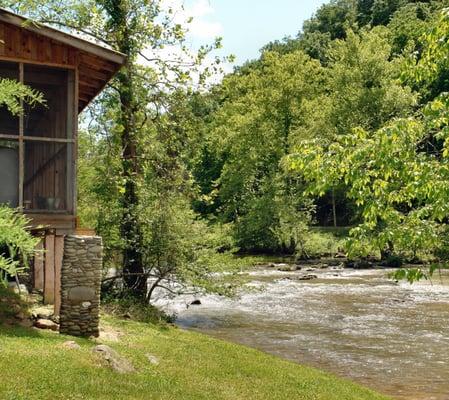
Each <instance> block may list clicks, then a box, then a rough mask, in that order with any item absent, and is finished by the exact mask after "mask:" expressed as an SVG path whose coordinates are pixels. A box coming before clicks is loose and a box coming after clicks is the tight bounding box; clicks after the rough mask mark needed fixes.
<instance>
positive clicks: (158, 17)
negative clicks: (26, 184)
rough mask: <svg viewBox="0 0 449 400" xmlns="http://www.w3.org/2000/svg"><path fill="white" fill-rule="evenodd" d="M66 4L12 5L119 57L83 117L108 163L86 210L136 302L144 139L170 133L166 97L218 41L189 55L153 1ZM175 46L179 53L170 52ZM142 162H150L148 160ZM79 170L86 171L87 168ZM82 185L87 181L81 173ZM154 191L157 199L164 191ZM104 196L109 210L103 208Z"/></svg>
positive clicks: (141, 272) (140, 280)
mask: <svg viewBox="0 0 449 400" xmlns="http://www.w3.org/2000/svg"><path fill="white" fill-rule="evenodd" d="M67 3H68V2H60V1H50V2H48V1H46V2H39V1H27V0H23V1H21V2H19V4H17V5H16V6H15V8H16V10H17V11H21V12H22V13H24V14H25V15H28V16H31V17H32V18H34V19H35V20H36V21H38V22H41V23H46V24H50V25H54V26H56V27H60V28H62V29H69V30H70V31H74V32H78V33H82V34H83V35H87V36H89V37H90V38H92V39H93V40H95V41H97V42H100V43H102V44H103V45H106V46H109V47H112V48H113V49H115V50H117V51H120V52H121V53H123V54H125V55H126V64H125V65H124V66H123V68H122V69H121V70H120V71H119V72H118V74H117V76H116V78H115V79H114V81H113V82H112V83H111V84H110V85H109V86H108V88H107V89H106V90H105V92H104V94H103V95H102V96H101V97H100V99H99V100H98V101H97V102H96V103H95V104H94V105H93V106H92V107H91V108H90V113H91V114H90V116H89V117H88V119H90V121H89V122H90V129H91V130H93V132H94V133H93V135H94V139H93V140H94V143H95V144H98V146H99V148H101V149H103V150H104V151H105V154H104V155H105V156H106V155H107V156H108V157H109V161H112V163H111V165H106V164H102V165H101V166H98V169H99V170H102V172H103V173H105V174H104V175H100V174H98V175H97V178H98V179H99V182H96V183H95V184H93V190H94V193H96V195H95V196H94V198H99V197H102V196H103V197H102V200H101V203H100V204H102V205H103V207H105V208H103V210H98V212H95V213H91V214H90V215H91V216H93V215H95V216H96V217H103V218H105V220H104V221H103V222H105V223H104V224H102V221H101V220H97V226H98V225H102V226H100V228H104V231H103V232H102V229H100V233H105V240H106V246H107V247H111V246H110V245H111V242H109V238H110V237H111V236H112V238H113V243H114V244H117V245H118V247H119V249H120V250H121V253H122V254H121V257H120V259H121V263H122V266H123V277H124V280H125V284H126V287H127V288H128V289H129V290H130V291H131V292H132V293H133V294H134V295H135V296H137V297H139V298H143V299H144V298H145V297H146V294H147V271H146V270H147V268H146V266H145V265H144V254H143V253H144V246H145V245H144V243H145V242H146V238H145V233H144V232H143V230H144V225H145V224H146V222H147V221H146V220H145V219H144V218H141V217H142V215H144V214H142V209H144V208H148V207H152V206H153V204H152V203H151V202H150V200H149V199H148V198H145V196H147V193H148V191H147V188H146V186H145V185H148V184H152V183H151V182H149V180H148V175H151V174H152V173H153V172H154V171H153V170H154V168H153V166H152V167H151V168H150V167H149V166H148V164H149V163H148V162H149V161H150V157H155V156H157V154H155V153H156V152H154V151H151V150H152V147H153V148H157V146H158V145H159V144H160V142H157V143H151V142H150V141H149V138H150V137H151V138H155V132H157V131H158V130H161V131H162V130H164V133H166V134H167V135H169V136H170V135H173V134H175V133H176V132H175V131H170V132H168V133H167V131H166V128H167V125H166V121H165V120H166V116H167V114H169V113H170V98H171V96H172V95H173V93H174V92H176V91H178V90H179V91H186V90H188V88H189V86H190V85H191V84H192V81H191V78H192V77H193V76H194V75H195V74H197V77H198V81H199V82H200V83H201V82H203V81H204V79H205V77H206V76H207V75H208V74H209V72H210V70H209V69H208V68H207V67H205V66H203V65H202V64H203V61H204V59H205V57H206V56H207V55H208V53H209V52H210V51H211V50H212V49H214V48H216V47H218V46H219V45H220V43H219V40H218V39H217V41H216V42H215V43H213V44H212V45H207V46H202V47H201V48H200V49H199V51H198V52H197V53H195V54H192V53H190V52H189V51H188V49H187V46H186V45H185V44H184V36H185V32H186V29H185V26H182V25H181V24H178V23H175V22H173V18H172V16H173V13H174V11H173V10H172V9H171V8H169V9H166V10H165V9H164V8H163V5H162V4H161V2H160V1H159V0H152V1H147V0H84V1H79V2H76V3H75V4H70V7H68V4H67ZM186 24H188V21H187V22H186ZM164 48H173V49H174V50H173V52H174V53H175V54H172V55H170V56H169V57H167V56H161V54H160V51H161V50H162V49H164ZM175 50H179V51H180V52H178V53H177V54H178V55H176V51H175ZM218 61H219V60H214V65H215V66H214V67H213V68H214V69H217V68H219V67H218V66H217V63H218ZM200 66H201V67H202V70H201V71H200V70H199V67H200ZM93 117H95V118H93ZM91 137H92V136H91ZM156 139H157V137H156ZM159 139H160V137H159ZM158 150H161V151H167V152H169V151H170V148H169V147H165V146H161V147H160V148H159V149H158ZM91 156H92V157H93V158H96V159H97V160H100V159H101V160H102V161H107V157H103V155H99V154H98V153H97V154H92V155H91ZM161 157H165V155H161ZM150 162H154V163H157V162H158V160H157V159H156V160H155V159H154V158H152V159H151V161H150ZM81 164H82V163H81ZM82 171H85V172H86V173H87V169H82ZM166 178H167V176H166ZM171 178H172V177H171V176H169V177H168V178H167V179H171ZM83 182H86V183H87V180H85V181H84V180H83V178H81V183H83ZM82 190H83V189H82ZM89 191H90V189H89ZM90 192H91V193H92V191H90ZM158 195H159V196H165V195H166V192H163V191H161V192H159V193H158ZM91 198H92V197H91ZM108 201H110V204H109V205H110V206H111V211H112V212H111V213H110V214H108V213H107V212H104V211H106V210H107V207H108V205H107V202H108ZM88 215H89V214H87V213H86V214H84V216H85V217H87V216H88ZM118 226H119V229H118V230H117V227H118ZM109 235H110V236H109ZM118 239H119V240H118ZM108 242H109V243H108Z"/></svg>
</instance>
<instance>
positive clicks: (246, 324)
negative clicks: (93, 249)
mask: <svg viewBox="0 0 449 400" xmlns="http://www.w3.org/2000/svg"><path fill="white" fill-rule="evenodd" d="M388 272H389V271H388V270H385V269H375V270H363V271H359V270H351V269H345V270H343V269H336V268H327V269H317V270H315V271H313V272H303V271H295V272H280V271H277V270H275V269H269V268H258V269H256V270H254V271H253V272H251V273H250V275H251V277H252V282H251V284H250V286H251V287H252V289H253V290H251V291H249V292H247V293H242V295H241V296H240V297H239V298H238V299H232V300H230V299H223V298H221V297H218V296H202V297H198V299H200V301H201V305H196V306H194V305H191V306H188V304H189V303H190V302H191V301H192V297H191V296H190V297H189V296H185V297H180V298H176V300H169V299H159V300H158V304H159V305H160V306H163V307H164V308H165V310H166V311H168V312H170V313H175V314H176V315H177V324H178V325H179V326H180V327H182V328H186V329H194V330H197V331H200V332H203V333H207V334H209V335H211V336H214V337H217V338H220V339H225V340H228V341H233V342H237V343H241V344H244V345H246V346H251V347H254V348H257V349H260V350H262V351H265V352H268V353H271V354H275V355H277V356H280V357H283V358H286V359H289V360H292V361H294V362H298V363H301V364H306V365H310V366H314V367H317V368H320V369H323V370H326V371H329V372H332V373H334V374H336V375H338V376H342V377H345V378H349V379H351V380H353V381H355V382H359V383H361V384H363V385H366V386H368V387H371V388H373V389H376V390H378V391H380V392H381V393H384V394H387V395H391V396H392V397H394V398H397V399H407V400H448V399H449V281H448V280H447V279H446V278H434V279H433V281H432V282H420V283H416V284H414V285H410V284H408V283H406V282H400V283H395V282H393V281H392V280H391V279H390V278H388ZM305 274H314V275H316V276H317V279H313V280H308V281H302V280H298V278H299V277H301V276H303V275H305Z"/></svg>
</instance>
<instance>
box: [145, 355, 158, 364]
mask: <svg viewBox="0 0 449 400" xmlns="http://www.w3.org/2000/svg"><path fill="white" fill-rule="evenodd" d="M145 355H146V356H147V359H148V361H149V362H150V364H153V365H159V359H158V358H157V357H156V356H153V355H151V354H145Z"/></svg>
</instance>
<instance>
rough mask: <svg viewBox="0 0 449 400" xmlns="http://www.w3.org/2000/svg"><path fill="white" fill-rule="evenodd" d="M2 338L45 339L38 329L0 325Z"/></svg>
mask: <svg viewBox="0 0 449 400" xmlns="http://www.w3.org/2000/svg"><path fill="white" fill-rule="evenodd" d="M55 335H56V334H55ZM0 336H12V337H28V338H42V337H43V336H42V335H41V333H40V332H39V331H38V330H37V329H33V328H24V327H21V326H5V325H1V324H0Z"/></svg>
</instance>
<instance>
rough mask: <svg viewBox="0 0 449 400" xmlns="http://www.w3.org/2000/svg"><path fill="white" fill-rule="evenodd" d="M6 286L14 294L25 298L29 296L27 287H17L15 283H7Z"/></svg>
mask: <svg viewBox="0 0 449 400" xmlns="http://www.w3.org/2000/svg"><path fill="white" fill-rule="evenodd" d="M8 286H9V287H10V288H11V289H12V290H13V291H14V293H17V294H21V295H24V296H27V295H28V294H29V293H28V289H27V287H26V286H25V285H23V284H19V285H17V283H16V282H9V283H8Z"/></svg>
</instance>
